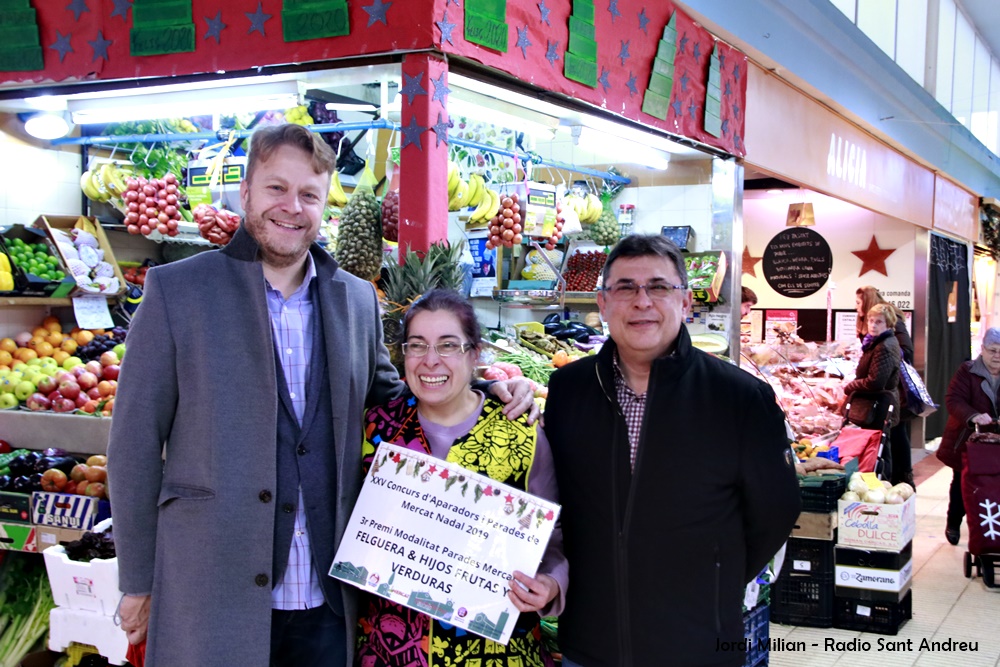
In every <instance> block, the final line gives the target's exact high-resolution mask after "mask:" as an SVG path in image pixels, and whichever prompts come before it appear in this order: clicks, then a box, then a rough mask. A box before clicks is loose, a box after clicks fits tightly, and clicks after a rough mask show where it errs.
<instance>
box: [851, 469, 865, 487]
mask: <svg viewBox="0 0 1000 667" xmlns="http://www.w3.org/2000/svg"><path fill="white" fill-rule="evenodd" d="M856 479H860V480H861V481H862V482H863V481H864V479H865V478H864V477H862V476H861V473H860V472H856V473H854V474H853V475H851V478H850V479H849V480H847V481H848V482H853V481H854V480H856ZM866 486H867V485H866Z"/></svg>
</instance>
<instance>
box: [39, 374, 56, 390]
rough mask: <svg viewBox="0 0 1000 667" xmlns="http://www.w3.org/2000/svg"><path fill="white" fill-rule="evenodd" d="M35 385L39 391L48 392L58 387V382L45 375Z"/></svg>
mask: <svg viewBox="0 0 1000 667" xmlns="http://www.w3.org/2000/svg"><path fill="white" fill-rule="evenodd" d="M37 387H38V391H40V392H41V393H43V394H48V393H51V392H53V391H55V390H56V389H57V388H58V387H59V383H58V382H56V379H55V378H54V377H51V376H49V375H45V376H43V377H42V378H41V379H40V380H39V381H38V383H37Z"/></svg>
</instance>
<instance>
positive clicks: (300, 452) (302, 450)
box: [297, 445, 306, 456]
mask: <svg viewBox="0 0 1000 667" xmlns="http://www.w3.org/2000/svg"><path fill="white" fill-rule="evenodd" d="M297 451H298V452H299V456H302V455H303V454H305V453H306V446H305V445H299V448H298V450H297Z"/></svg>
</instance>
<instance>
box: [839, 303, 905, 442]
mask: <svg viewBox="0 0 1000 667" xmlns="http://www.w3.org/2000/svg"><path fill="white" fill-rule="evenodd" d="M866 324H867V329H868V333H867V334H865V337H864V341H863V342H862V343H861V350H862V355H861V359H860V360H859V361H858V370H857V375H856V376H855V378H854V379H853V380H851V381H850V382H848V383H847V386H845V387H844V394H845V395H847V396H848V400H850V396H851V394H854V393H855V392H865V393H869V392H881V391H887V392H890V393H891V395H892V399H893V400H892V401H890V402H891V404H892V406H893V409H892V417H891V419H890V421H891V423H892V425H893V426H895V425H896V424H897V423H898V422H899V397H898V394H897V390H898V389H899V362H900V361H901V359H902V353H901V352H900V350H899V343H898V342H897V341H896V336H895V334H894V333H893V327H894V326H895V325H896V311H895V309H894V308H893V307H892V306H890V305H889V304H887V303H880V304H876V305H874V306H872V308H871V310H869V311H868V317H867V319H866ZM884 454H885V453H884V452H883V456H884Z"/></svg>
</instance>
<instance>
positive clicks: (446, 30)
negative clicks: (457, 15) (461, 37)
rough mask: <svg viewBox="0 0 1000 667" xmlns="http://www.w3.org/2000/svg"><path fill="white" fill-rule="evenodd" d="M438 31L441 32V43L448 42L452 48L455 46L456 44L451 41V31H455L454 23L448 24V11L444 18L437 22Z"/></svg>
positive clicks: (445, 12)
mask: <svg viewBox="0 0 1000 667" xmlns="http://www.w3.org/2000/svg"><path fill="white" fill-rule="evenodd" d="M436 23H437V27H438V30H440V31H441V43H442V44H443V43H444V42H448V43H449V44H451V45H452V46H455V42H453V41H451V31H452V30H454V29H455V24H454V23H449V22H448V10H447V9H446V10H444V16H443V17H442V18H441V20H440V21H436Z"/></svg>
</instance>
